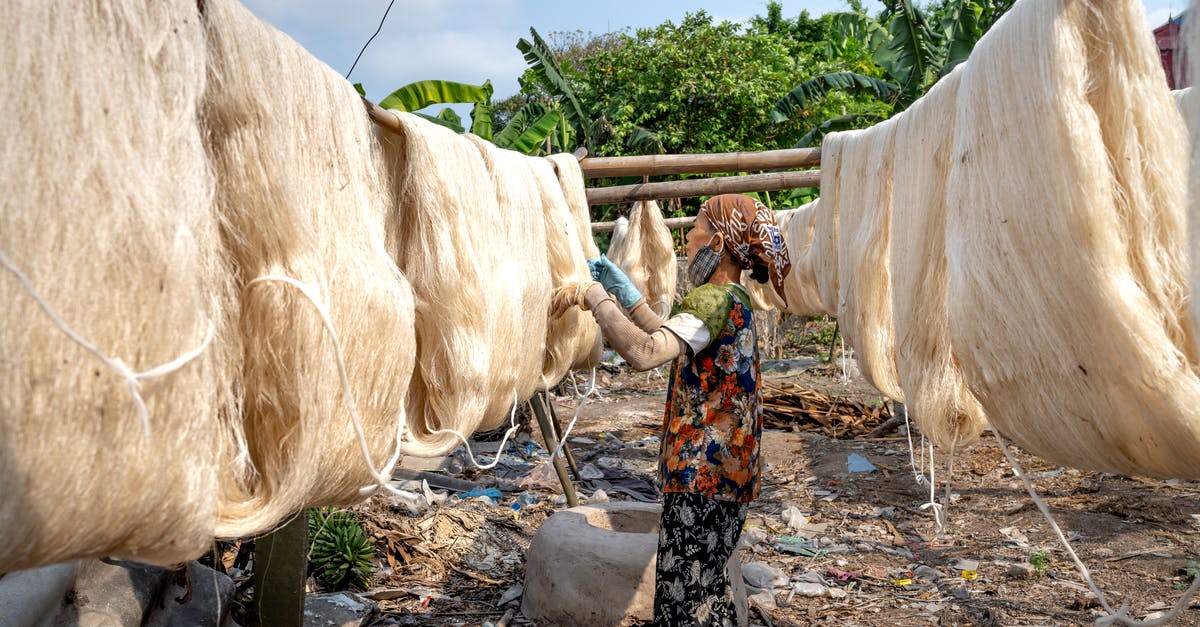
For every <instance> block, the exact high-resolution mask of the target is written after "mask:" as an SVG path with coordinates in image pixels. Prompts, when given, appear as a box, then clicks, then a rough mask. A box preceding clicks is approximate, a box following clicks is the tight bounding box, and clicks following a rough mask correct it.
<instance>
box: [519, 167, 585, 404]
mask: <svg viewBox="0 0 1200 627" xmlns="http://www.w3.org/2000/svg"><path fill="white" fill-rule="evenodd" d="M564 156H566V157H569V158H570V159H572V160H573V159H574V156H572V155H564ZM571 165H572V163H571V162H567V163H566V164H565V165H563V166H562V168H561V169H559V170H558V171H557V172H556V168H555V166H554V162H553V161H552V160H551V159H546V158H542V157H531V158H530V169H531V170H532V171H533V175H534V180H535V181H536V183H537V186H538V191H539V193H540V194H541V196H542V211H543V214H542V218H543V220H544V221H545V225H546V251H547V255H548V258H549V260H550V283H551V285H552V286H553V287H554V288H555V289H557V288H558V287H560V286H562V285H565V284H568V283H587V282H589V281H591V280H592V274H591V271H589V270H588V265H587V260H588V259H591V258H594V257H597V256H599V254H600V252H599V249H598V248H596V244H595V242H594V241H593V240H592V234H591V220H590V219H589V218H588V212H587V199H586V197H585V198H583V199H582V203H583V205H582V212H580V205H579V198H578V196H579V195H582V194H584V192H583V174H582V172H581V171H579V170H578V167H579V165H578V163H575V164H574V167H575V169H576V172H577V173H578V174H577V175H578V179H579V182H578V184H577V185H576V187H577V188H578V190H577V191H578V193H577V194H575V198H576V201H575V203H572V202H571V201H570V200H568V195H567V194H566V193H565V192H564V183H563V182H561V178H562V177H563V176H564V174H563V171H564V170H566V171H568V172H569V171H570V169H571ZM567 178H568V183H569V182H570V181H569V177H567ZM602 341H603V337H602V336H601V335H600V327H599V325H597V324H596V321H595V319H593V318H592V315H591V314H590V313H588V312H586V311H580V310H578V309H576V308H571V309H570V310H568V311H567V313H566V314H564V315H563V316H562V317H561V318H557V319H552V320H550V323H549V325H548V328H547V330H546V355H545V361H544V362H543V364H542V385H543V387H545V388H551V387H553V386H555V385H557V384H558V382H559V381H560V380H562V378H563V376H565V375H566V373H567V372H568V371H569V370H572V369H584V368H592V367H594V366H595V365H596V364H597V363H599V360H600V349H601V342H602Z"/></svg>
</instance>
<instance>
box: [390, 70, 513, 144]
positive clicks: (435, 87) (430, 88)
mask: <svg viewBox="0 0 1200 627" xmlns="http://www.w3.org/2000/svg"><path fill="white" fill-rule="evenodd" d="M491 99H492V82H491V81H490V80H489V81H484V82H483V84H482V85H471V84H468V83H457V82H454V81H440V80H427V81H417V82H415V83H409V84H407V85H405V86H403V87H401V88H400V89H397V90H396V91H394V92H392V93H391V94H390V95H388V97H386V98H384V99H383V100H381V101H379V106H380V107H382V108H384V109H395V110H397V111H407V112H409V113H413V114H415V115H419V116H421V117H423V118H425V119H426V120H429V121H430V122H433V123H434V124H440V125H441V126H445V127H446V128H449V129H450V130H452V131H454V132H455V133H462V132H464V131H465V130H466V129H464V128H463V125H462V118H461V117H459V115H458V114H457V113H455V112H454V110H453V109H451V108H450V107H446V108H444V109H442V110H441V111H439V112H438V113H437V114H436V115H428V114H425V113H420V112H419V110H420V109H424V108H425V107H428V106H431V105H435V104H453V103H474V104H475V105H476V109H475V111H478V108H479V103H487V102H490V101H491ZM475 111H473V112H472V115H471V120H472V124H478V125H483V124H484V122H486V127H487V129H488V131H487V134H488V135H489V136H490V135H491V131H490V129H491V124H492V118H491V115H490V114H488V115H476V114H475Z"/></svg>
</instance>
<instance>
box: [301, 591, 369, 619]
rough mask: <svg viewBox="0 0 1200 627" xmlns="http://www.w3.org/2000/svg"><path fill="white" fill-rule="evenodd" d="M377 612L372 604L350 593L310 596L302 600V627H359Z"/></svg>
mask: <svg viewBox="0 0 1200 627" xmlns="http://www.w3.org/2000/svg"><path fill="white" fill-rule="evenodd" d="M378 611H379V608H378V607H376V606H375V604H374V603H371V602H370V601H367V600H365V599H363V598H362V597H360V596H358V595H357V594H353V593H350V592H334V593H330V594H310V595H308V596H307V597H305V599H304V627H360V626H361V625H365V624H367V623H368V621H370V620H371V619H373V618H374V617H375V615H376V614H377V613H378Z"/></svg>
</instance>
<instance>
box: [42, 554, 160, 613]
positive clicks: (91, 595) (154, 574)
mask: <svg viewBox="0 0 1200 627" xmlns="http://www.w3.org/2000/svg"><path fill="white" fill-rule="evenodd" d="M170 576H171V571H170V570H168V569H166V568H162V567H160V566H150V565H148V564H139V563H137V562H127V561H123V560H116V559H109V558H105V559H98V560H85V561H83V562H82V563H81V564H80V567H79V574H78V576H77V577H76V579H75V594H74V595H73V597H72V598H70V599H68V602H67V603H66V604H65V605H64V606H63V608H62V610H61V611H60V612H59V614H58V618H57V620H56V622H55V625H58V626H61V627H106V626H108V625H118V626H123V625H141V624H142V623H143V622H144V621H145V620H146V617H147V615H148V614H149V612H150V609H151V605H152V604H153V603H154V602H155V601H157V600H158V599H159V595H160V594H161V593H162V590H163V588H164V586H166V583H167V579H168V578H169V577H170Z"/></svg>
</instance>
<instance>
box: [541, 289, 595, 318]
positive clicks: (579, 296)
mask: <svg viewBox="0 0 1200 627" xmlns="http://www.w3.org/2000/svg"><path fill="white" fill-rule="evenodd" d="M593 285H599V284H598V283H596V282H590V283H564V284H563V285H562V286H560V287H559V288H558V289H556V290H554V295H552V296H551V297H550V317H551V318H561V317H563V315H565V314H566V313H567V311H568V310H569V309H571V308H572V307H579V308H580V309H582V310H584V311H587V309H588V305H587V300H586V299H585V298H584V297H585V296H586V295H587V291H588V288H590V287H592V286H593Z"/></svg>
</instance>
